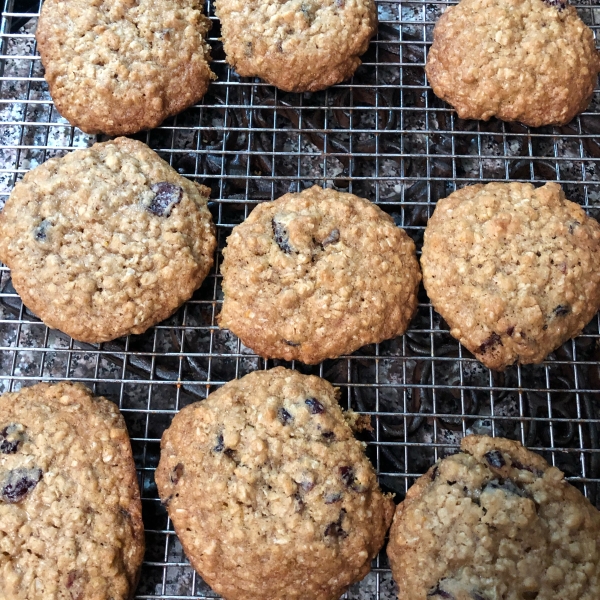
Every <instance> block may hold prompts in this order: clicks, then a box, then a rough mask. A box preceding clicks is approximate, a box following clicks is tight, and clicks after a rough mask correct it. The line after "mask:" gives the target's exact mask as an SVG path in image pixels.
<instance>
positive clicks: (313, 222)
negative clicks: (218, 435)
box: [219, 186, 421, 364]
mask: <svg viewBox="0 0 600 600" xmlns="http://www.w3.org/2000/svg"><path fill="white" fill-rule="evenodd" d="M223 256H224V260H223V264H222V266H221V272H222V274H223V292H224V296H225V298H224V301H223V308H222V311H221V314H220V315H219V325H220V326H221V327H226V328H228V329H230V330H231V331H233V333H235V334H236V335H237V336H238V337H240V339H241V340H242V341H243V342H244V344H246V345H247V346H249V347H250V348H252V349H253V350H254V351H255V352H257V353H258V354H260V355H261V356H265V357H269V358H283V359H285V360H294V359H297V360H300V361H302V362H304V363H307V364H314V363H318V362H320V361H322V360H324V359H326V358H335V357H337V356H339V355H340V354H345V353H350V352H354V351H355V350H357V349H358V348H360V347H361V346H364V345H365V344H372V343H377V342H381V341H383V340H386V339H389V338H393V337H395V336H398V335H402V334H403V333H404V331H405V330H406V328H407V326H408V323H409V322H410V320H411V318H412V316H413V314H414V312H415V310H416V307H417V289H418V286H419V282H420V280H421V273H420V270H419V265H418V262H417V259H416V254H415V245H414V243H413V241H412V240H411V239H410V238H409V237H408V235H407V234H406V233H405V232H404V230H402V229H400V228H399V227H396V225H395V224H394V221H393V219H392V218H391V217H390V216H389V215H387V214H386V213H384V212H383V211H382V210H381V209H380V208H379V207H377V206H376V205H375V204H373V203H371V202H369V201H368V200H365V199H363V198H358V197H357V196H353V195H352V194H345V193H341V192H336V191H334V190H328V189H326V190H324V189H321V188H319V187H316V186H315V187H312V188H310V189H308V190H304V191H303V192H301V193H299V194H286V195H285V196H282V197H281V198H279V199H278V200H275V201H274V202H265V203H263V204H259V205H258V206H257V207H256V208H255V209H254V210H253V211H252V213H251V214H250V216H249V217H248V218H247V219H246V220H245V221H244V223H242V224H241V225H238V226H237V227H235V228H234V229H233V231H232V233H231V235H230V236H229V238H228V240H227V247H226V248H225V249H224V251H223Z"/></svg>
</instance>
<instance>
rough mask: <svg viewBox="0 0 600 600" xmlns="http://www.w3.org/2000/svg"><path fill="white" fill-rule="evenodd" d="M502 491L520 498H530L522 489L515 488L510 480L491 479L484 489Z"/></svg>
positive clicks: (515, 485)
mask: <svg viewBox="0 0 600 600" xmlns="http://www.w3.org/2000/svg"><path fill="white" fill-rule="evenodd" d="M489 489H492V490H503V491H504V492H506V493H508V494H514V495H515V496H520V497H521V498H530V497H531V496H530V495H529V494H528V493H527V492H526V491H525V490H523V489H521V488H520V487H518V486H517V484H516V483H515V482H514V481H513V480H512V479H492V481H490V482H489V483H488V484H487V485H486V486H485V488H484V490H483V491H486V490H489Z"/></svg>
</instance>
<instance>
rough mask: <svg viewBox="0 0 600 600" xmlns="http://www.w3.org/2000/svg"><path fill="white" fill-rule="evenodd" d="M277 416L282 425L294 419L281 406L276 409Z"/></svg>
mask: <svg viewBox="0 0 600 600" xmlns="http://www.w3.org/2000/svg"><path fill="white" fill-rule="evenodd" d="M277 418H278V419H279V421H280V422H281V424H282V425H287V424H288V423H289V422H290V421H293V420H294V417H292V415H291V414H290V413H289V412H288V411H287V410H285V408H283V406H282V407H281V408H280V409H279V410H278V411H277Z"/></svg>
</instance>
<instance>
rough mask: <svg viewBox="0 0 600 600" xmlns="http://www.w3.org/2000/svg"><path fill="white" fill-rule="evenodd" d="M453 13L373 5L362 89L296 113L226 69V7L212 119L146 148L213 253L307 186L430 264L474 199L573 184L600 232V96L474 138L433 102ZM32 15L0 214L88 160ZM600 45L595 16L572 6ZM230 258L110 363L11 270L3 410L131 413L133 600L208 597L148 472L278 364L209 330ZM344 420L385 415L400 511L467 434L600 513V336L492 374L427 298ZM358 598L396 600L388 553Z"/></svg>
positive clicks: (23, 31)
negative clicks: (514, 442)
mask: <svg viewBox="0 0 600 600" xmlns="http://www.w3.org/2000/svg"><path fill="white" fill-rule="evenodd" d="M447 4H448V3H447V2H446V1H445V0H437V1H433V0H432V1H425V0H395V1H381V2H378V10H379V18H380V26H379V31H378V34H377V36H376V38H374V40H373V41H372V43H371V45H370V48H369V50H368V52H367V54H366V55H365V57H364V61H363V65H362V66H361V67H360V68H359V70H358V72H357V73H356V75H355V76H354V77H353V78H352V80H351V81H349V82H346V83H344V84H341V85H338V86H335V87H334V88H331V89H329V90H326V91H324V92H319V93H312V94H289V93H283V92H280V91H278V90H275V89H274V88H272V87H271V86H268V85H266V84H264V83H261V82H260V81H258V80H252V79H247V78H240V77H239V76H237V74H236V73H235V72H233V71H231V70H230V69H229V68H228V67H227V65H226V63H225V61H224V55H223V51H222V48H221V45H220V41H219V25H218V21H217V20H216V19H215V18H214V16H213V15H214V11H213V7H212V0H208V2H207V12H208V14H209V15H210V16H211V19H212V20H213V30H212V32H211V36H210V43H211V44H212V46H213V58H214V59H215V60H214V65H213V68H214V70H215V72H216V73H217V75H218V78H219V79H218V81H216V82H215V83H213V84H212V85H211V88H210V90H209V92H208V94H207V95H206V97H205V98H204V99H203V101H202V102H201V103H199V104H198V105H196V106H194V107H192V108H190V109H188V110H187V111H185V112H184V113H182V114H180V115H178V116H176V117H174V118H171V119H169V120H167V121H166V122H165V123H164V124H163V125H162V126H161V127H159V128H157V129H155V130H152V131H149V132H146V133H143V134H140V135H139V136H136V137H139V139H141V140H143V141H145V142H146V143H147V144H148V145H149V146H150V147H151V148H153V149H155V150H156V151H158V152H159V154H161V156H163V158H165V159H166V160H168V161H169V162H170V164H171V165H172V166H173V167H174V168H176V169H177V170H178V171H179V172H180V173H181V174H183V175H184V176H186V177H190V178H194V179H195V180H196V181H198V182H201V183H204V184H205V185H208V186H209V187H210V188H211V190H212V194H211V198H212V201H211V210H212V213H213V217H214V220H215V223H216V224H217V229H218V239H219V249H222V247H223V245H224V243H225V239H226V237H227V235H228V233H229V231H230V230H231V228H232V227H234V226H235V225H236V224H238V223H240V222H242V221H243V220H244V219H245V218H246V217H247V215H248V214H249V212H250V211H251V210H252V208H253V207H254V206H255V205H256V203H258V202H260V201H263V200H271V199H274V198H277V197H278V196H280V195H282V194H283V193H285V192H288V191H295V190H299V189H303V188H304V187H307V186H309V185H312V184H315V183H316V184H318V185H324V186H330V187H331V186H332V187H335V188H336V189H339V190H342V191H349V192H352V193H355V194H358V195H360V196H364V197H366V198H369V199H371V200H373V201H375V202H377V203H378V204H379V205H380V206H381V207H382V208H383V209H384V210H386V211H387V212H388V213H389V214H391V215H392V216H393V217H394V219H395V221H396V223H397V224H398V225H400V226H402V227H404V228H405V229H406V230H407V232H408V233H409V234H410V235H411V236H412V237H413V238H414V239H415V241H416V243H417V247H418V248H420V245H421V242H422V234H423V230H424V227H425V225H426V222H427V218H428V217H429V216H430V215H431V213H432V211H433V208H434V206H435V203H436V201H437V200H438V199H439V198H441V197H444V196H446V195H448V194H449V193H450V192H452V191H454V190H455V189H456V188H457V187H462V186H464V185H467V184H469V183H473V182H478V181H493V180H519V181H534V182H536V181H540V182H541V181H546V180H557V181H560V182H561V183H562V185H563V187H564V188H565V191H566V193H567V197H569V198H570V199H572V200H574V201H576V202H579V203H581V204H582V205H583V206H584V207H585V209H586V210H587V211H588V212H589V213H590V214H592V215H593V216H596V217H598V216H599V215H600V165H599V161H600V138H599V134H600V90H596V92H595V94H594V99H593V102H592V104H591V106H590V108H589V109H588V110H587V111H586V112H585V113H583V114H582V115H580V116H579V117H577V118H576V119H575V120H574V121H573V122H572V123H571V124H569V125H567V126H565V127H560V128H557V127H547V128H540V129H537V130H530V129H528V128H526V127H524V126H521V125H519V124H509V123H502V122H500V121H496V120H492V121H490V122H488V123H483V122H471V121H461V120H460V119H458V118H457V117H456V115H455V113H454V112H453V111H452V110H451V109H450V108H449V107H448V106H447V105H445V104H444V103H442V102H441V101H439V100H438V99H437V98H436V97H435V96H434V95H433V94H432V92H431V89H430V88H429V87H428V86H427V81H426V77H425V74H424V70H423V66H424V63H425V56H426V52H427V48H428V46H429V44H430V43H431V37H432V30H433V26H434V24H435V21H436V19H437V18H438V17H439V15H440V14H441V13H442V12H443V10H444V8H445V7H446V6H447ZM39 7H40V5H39V2H38V0H5V4H4V9H3V12H2V21H1V26H0V90H1V91H0V121H1V122H2V129H1V130H0V207H1V206H2V205H3V202H4V200H5V199H6V197H7V196H8V194H9V193H10V191H11V189H12V187H13V186H14V183H15V181H17V180H18V179H19V178H20V177H22V176H23V174H24V173H25V172H27V171H28V170H29V169H31V168H33V167H35V166H36V165H38V164H40V163H42V162H44V161H45V160H47V159H48V158H50V157H52V156H57V155H61V154H64V153H65V152H67V151H69V150H70V149H72V148H75V147H85V146H89V145H91V144H92V143H94V142H95V141H97V140H96V137H95V136H87V135H85V134H83V133H82V132H81V131H79V130H76V129H73V128H72V127H70V126H69V124H68V122H67V121H66V120H64V119H63V118H62V117H60V115H59V114H58V113H57V111H56V110H55V108H54V106H53V104H52V101H51V99H50V96H49V94H48V90H47V86H46V84H45V82H44V79H43V71H42V67H41V64H40V61H39V56H38V54H37V52H36V45H35V39H34V31H35V25H36V20H37V14H38V13H39ZM576 7H577V9H578V11H579V14H580V15H581V17H582V18H583V19H584V21H585V22H586V23H587V24H588V25H590V27H591V28H592V29H593V30H594V33H598V30H600V5H599V3H598V1H597V0H583V1H581V2H579V3H577V4H576ZM219 264H220V254H219V255H218V256H217V260H216V265H215V268H214V269H213V272H212V273H211V275H210V276H209V277H208V278H207V280H206V281H205V283H204V285H203V286H202V288H201V289H200V290H199V291H198V292H197V293H196V295H195V296H194V298H193V299H192V300H191V301H189V302H188V303H187V304H186V305H185V306H184V307H182V309H181V310H179V311H178V313H177V314H176V315H174V316H173V317H172V318H170V319H168V320H167V321H165V322H164V323H161V324H160V325H158V326H156V327H154V328H152V329H151V330H150V331H148V332H147V333H146V334H144V335H141V336H130V337H127V338H124V339H120V340H116V341H114V342H110V343H105V344H101V345H92V344H84V343H79V342H75V341H73V340H72V339H71V338H69V337H67V336H65V335H64V334H62V333H60V332H58V331H54V330H49V329H48V328H46V327H45V326H44V325H43V324H42V323H41V322H40V321H39V320H38V319H37V318H36V317H35V316H34V315H33V314H31V313H30V312H29V311H28V310H27V309H26V308H25V307H24V306H23V304H22V303H21V301H20V299H19V297H18V296H17V295H16V294H15V292H14V289H13V288H12V286H11V282H10V273H9V271H8V269H6V268H5V267H4V266H2V265H0V392H4V391H9V390H15V389H18V388H19V387H20V386H22V385H31V384H33V383H35V382H38V381H40V380H47V381H55V380H63V379H69V380H77V381H82V382H84V383H86V384H87V385H89V386H90V387H92V388H93V390H94V391H95V392H96V393H98V394H102V395H105V396H107V397H109V398H111V399H112V400H114V401H115V402H117V403H118V405H119V407H120V408H121V410H122V412H123V414H124V416H125V419H126V421H127V424H128V427H129V432H130V435H131V438H132V445H133V449H134V455H135V459H136V464H137V467H138V470H139V471H138V472H139V478H140V485H141V489H142V497H143V509H144V522H145V525H146V538H147V547H148V549H147V553H146V557H145V562H144V566H143V571H142V577H141V582H140V586H139V588H138V591H137V596H136V598H139V599H142V598H145V599H151V598H152V599H158V598H160V599H167V598H177V599H185V598H189V599H191V598H213V597H216V595H215V594H214V593H213V592H212V591H211V590H210V589H209V588H208V587H207V586H206V585H205V584H204V583H203V582H202V580H201V578H200V577H199V576H198V575H197V574H196V573H195V572H194V571H193V569H192V568H191V567H190V565H189V563H188V562H187V560H186V559H185V556H184V554H183V552H182V549H181V546H180V544H179V542H178V541H177V538H176V536H175V534H174V531H173V527H172V525H171V523H170V521H169V520H168V518H167V514H166V511H165V509H164V508H163V507H162V506H161V504H160V502H159V500H158V497H157V492H156V487H155V484H154V478H153V473H154V469H155V467H156V465H157V462H158V455H159V441H160V437H161V434H162V432H163V431H164V429H165V428H166V427H167V426H168V424H169V422H170V420H171V418H172V417H173V415H174V414H175V413H176V412H177V411H178V410H179V409H180V408H181V407H183V406H185V405H186V404H189V403H190V402H193V401H196V400H199V399H202V398H204V397H206V395H207V394H208V393H210V392H211V391H213V390H214V389H216V387H218V386H219V385H222V384H223V383H225V382H227V381H229V380H231V379H233V378H236V377H241V376H242V375H244V374H246V373H248V372H250V371H252V370H255V369H263V368H270V367H272V366H275V364H281V363H279V361H265V360H263V359H260V358H258V357H257V356H256V355H254V354H252V352H251V351H250V350H248V349H247V348H245V347H244V346H243V345H241V344H240V342H239V340H237V338H235V337H234V336H233V335H232V334H230V333H229V332H228V331H224V330H220V329H219V328H218V326H217V325H216V321H215V317H216V315H217V314H218V312H219V305H220V302H221V298H222V294H221V288H220V275H219ZM288 366H291V367H293V368H296V369H298V370H300V371H302V372H305V373H314V374H318V375H320V376H322V377H325V378H326V379H328V380H329V381H330V382H332V383H333V384H335V385H337V386H339V387H340V388H341V389H342V403H343V405H344V406H345V407H348V408H353V409H354V410H357V411H359V412H361V413H364V414H369V415H372V422H373V426H374V431H373V432H372V434H370V435H369V436H368V437H366V438H365V441H367V444H368V446H367V451H368V454H369V456H370V458H371V459H372V461H373V464H374V465H375V467H376V468H377V471H378V473H379V477H380V482H381V485H382V487H383V488H384V489H386V490H389V491H394V492H396V494H397V498H398V499H401V498H402V497H403V495H404V493H405V492H406V490H407V489H408V487H409V486H410V485H411V484H412V482H413V481H414V480H415V478H416V477H418V476H419V475H420V474H422V473H423V472H424V471H425V470H426V469H427V468H428V467H429V466H430V465H431V464H432V462H433V461H435V460H437V459H438V458H439V457H441V456H444V455H445V454H448V453H451V452H453V451H455V449H456V447H457V444H458V442H459V440H460V438H461V437H462V436H463V435H465V434H467V433H489V434H493V435H502V436H505V437H509V438H513V439H518V440H520V441H521V442H523V443H525V444H526V445H528V446H529V447H530V448H532V449H534V450H537V451H538V452H540V453H541V454H542V455H544V456H545V458H547V460H549V461H550V462H551V463H553V464H555V465H557V466H558V467H560V468H561V469H562V470H564V471H565V472H566V474H567V476H568V477H569V480H570V481H571V482H572V483H573V484H574V485H576V486H578V487H579V488H580V489H581V490H582V491H583V492H584V493H585V494H586V495H587V496H588V497H589V498H590V499H591V500H592V502H594V503H595V504H596V505H597V506H600V494H599V493H598V483H600V439H599V437H600V434H599V422H600V421H599V418H598V411H597V408H596V403H597V402H598V400H599V392H600V317H599V316H598V315H597V316H596V317H595V318H594V320H593V321H592V322H591V323H590V324H589V325H588V326H587V327H586V329H585V331H584V333H583V334H582V335H581V336H580V337H579V338H577V339H576V340H572V341H569V342H567V343H566V344H565V345H564V346H563V347H562V348H560V349H559V350H557V351H556V352H554V353H553V354H552V355H551V356H550V357H549V358H548V359H547V360H546V361H545V363H544V364H543V365H539V366H526V367H519V366H515V367H513V368H511V369H509V370H507V372H506V373H503V374H498V373H493V372H491V371H488V370H487V369H485V368H483V367H482V366H481V365H480V364H479V363H478V362H477V361H475V360H474V359H473V357H472V356H471V355H470V354H469V353H468V352H467V351H466V350H465V349H464V348H462V347H461V346H460V345H459V344H458V342H456V341H455V340H454V339H452V338H451V337H450V335H449V333H448V327H447V325H446V324H445V323H444V322H443V321H442V320H441V318H440V317H439V316H438V315H437V314H436V313H435V312H434V310H433V308H432V307H431V305H430V303H429V301H428V299H427V297H426V295H425V294H424V292H423V291H422V290H421V295H420V303H419V309H418V314H417V316H416V317H415V319H414V320H413V322H412V324H411V326H410V329H409V331H408V332H407V334H406V335H405V336H403V337H401V338H398V339H395V340H390V341H387V342H384V343H382V344H378V345H373V346H367V347H365V348H362V349H361V350H359V351H358V352H356V353H354V354H353V355H352V356H348V357H342V358H340V359H338V360H334V361H326V362H325V363H323V364H321V365H318V366H316V367H307V366H305V365H301V364H299V363H295V364H291V365H288ZM345 597H346V598H353V599H358V598H361V599H363V598H365V599H366V598H369V599H378V600H380V599H385V600H388V599H391V598H393V597H395V596H394V587H393V583H392V581H391V576H390V573H389V569H388V567H387V561H386V559H385V557H384V555H383V554H382V555H381V556H380V557H379V558H378V559H376V561H375V562H374V564H373V569H372V572H371V574H370V575H369V576H367V578H366V579H365V580H364V581H363V582H361V583H360V584H357V585H355V586H353V587H352V588H351V590H350V591H349V592H348V593H347V594H346V595H345Z"/></svg>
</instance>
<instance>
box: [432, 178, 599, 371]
mask: <svg viewBox="0 0 600 600" xmlns="http://www.w3.org/2000/svg"><path fill="white" fill-rule="evenodd" d="M421 266H422V268H423V283H424V285H425V289H426V290H427V294H428V295H429V298H430V299H431V302H432V303H433V306H434V308H435V309H436V310H437V311H438V312H439V313H440V314H441V315H442V317H443V318H444V319H445V320H446V322H447V323H448V325H450V333H451V334H452V335H453V336H454V337H455V338H456V339H458V340H459V341H460V342H461V344H463V345H464V346H466V347H467V348H468V349H469V350H470V351H471V352H472V353H473V354H474V355H475V356H476V357H477V359H479V360H480V361H481V362H482V363H483V364H484V365H486V366H487V367H489V368H491V369H497V370H503V369H504V368H506V367H507V366H509V365H511V364H513V363H515V362H518V363H521V364H528V363H539V362H541V361H542V360H544V358H545V357H546V356H547V355H548V354H549V353H550V352H552V351H553V350H555V349H556V348H558V347H559V346H560V345H561V344H563V343H564V342H566V341H567V340H568V339H570V338H572V337H575V336H577V335H579V333H581V331H582V329H583V327H584V326H585V325H586V324H587V323H588V322H589V321H590V319H591V318H592V317H593V316H594V315H595V314H596V312H597V311H598V309H599V308H600V225H599V224H598V222H597V221H596V220H595V219H593V218H592V217H588V216H587V215H586V213H585V212H584V210H583V209H582V208H581V207H580V206H579V205H577V204H575V203H574V202H570V201H569V200H566V199H565V195H564V192H563V190H562V188H561V187H560V186H559V185H558V184H556V183H547V184H546V185H544V186H543V187H541V188H534V187H533V186H532V185H531V184H529V183H527V184H523V183H490V184H488V185H473V186H468V187H465V188H463V189H461V190H458V191H457V192H454V193H453V194H451V195H450V196H449V197H448V198H445V199H443V200H440V201H439V202H438V203H437V206H436V209H435V211H434V213H433V216H432V217H431V219H430V220H429V223H428V224H427V228H426V230H425V236H424V243H423V253H422V256H421Z"/></svg>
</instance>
